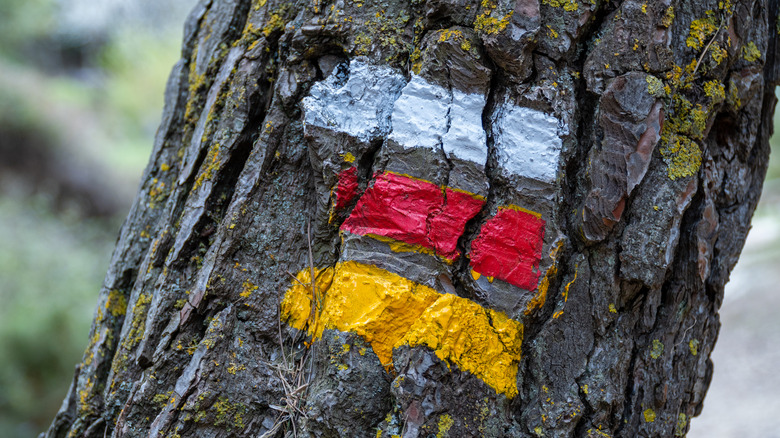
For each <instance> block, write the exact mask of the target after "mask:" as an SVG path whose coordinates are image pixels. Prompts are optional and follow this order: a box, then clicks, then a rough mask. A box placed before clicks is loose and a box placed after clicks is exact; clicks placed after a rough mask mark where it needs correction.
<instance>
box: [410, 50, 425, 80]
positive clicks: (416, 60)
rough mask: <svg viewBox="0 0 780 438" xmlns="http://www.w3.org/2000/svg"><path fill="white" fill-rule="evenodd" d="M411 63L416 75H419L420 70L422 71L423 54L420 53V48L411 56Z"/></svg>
mask: <svg viewBox="0 0 780 438" xmlns="http://www.w3.org/2000/svg"><path fill="white" fill-rule="evenodd" d="M409 63H410V64H412V71H413V72H414V74H417V75H419V74H420V70H422V52H420V49H419V48H417V49H414V50H413V51H412V54H411V55H409Z"/></svg>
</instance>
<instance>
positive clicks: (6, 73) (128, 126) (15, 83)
mask: <svg viewBox="0 0 780 438" xmlns="http://www.w3.org/2000/svg"><path fill="white" fill-rule="evenodd" d="M166 1H179V0H166ZM60 2H61V0H0V135H2V133H7V132H12V131H13V132H19V131H22V132H26V133H27V134H26V135H24V136H22V137H21V138H24V139H25V140H24V141H25V142H27V143H21V144H13V147H14V148H19V150H20V151H21V148H32V147H36V148H40V149H41V150H44V151H50V152H51V153H52V154H56V153H58V154H60V155H65V156H67V157H70V158H72V159H73V161H75V162H78V163H79V164H81V165H82V166H83V167H85V168H87V169H90V171H91V172H92V171H94V173H95V174H99V175H104V176H105V177H106V180H105V185H106V186H108V187H110V190H116V198H118V199H122V200H123V202H124V203H125V205H126V207H125V208H124V209H121V211H120V212H119V213H118V214H117V217H116V218H108V219H106V220H101V221H98V220H91V219H88V218H85V217H83V216H82V215H81V214H80V213H79V212H78V211H72V210H69V209H67V208H66V209H65V210H62V209H58V210H55V209H54V208H53V205H54V202H53V201H52V199H51V198H52V196H53V195H52V194H51V193H47V192H46V190H45V188H44V189H43V190H41V189H38V190H37V191H35V190H33V189H31V188H29V187H26V186H25V185H24V184H25V183H26V181H25V180H24V176H22V177H21V178H17V177H15V176H13V175H11V176H10V177H9V176H8V175H4V174H3V173H4V170H3V168H2V167H0V358H1V359H2V360H0V437H3V438H17V437H18V438H21V437H31V436H36V435H37V434H38V433H39V432H41V431H43V430H45V429H46V428H47V427H48V425H49V423H50V422H51V420H52V419H53V418H54V415H55V413H56V412H57V410H58V409H59V407H60V403H61V402H62V400H63V398H64V397H65V395H66V392H67V389H68V386H69V385H70V381H71V379H72V376H73V371H74V366H75V365H76V363H77V362H78V361H79V360H80V359H81V356H82V353H83V350H84V347H85V346H86V345H87V337H88V333H89V327H90V324H91V320H92V316H93V312H94V307H95V302H96V299H97V294H98V291H99V289H100V285H101V283H102V280H103V276H104V274H105V271H106V269H107V266H108V260H109V257H110V254H111V250H112V249H113V245H114V243H115V238H116V233H117V230H118V228H119V224H120V223H121V221H122V219H123V218H124V215H125V214H126V212H127V210H128V209H129V207H130V202H131V201H132V196H133V194H134V192H135V190H136V187H137V184H138V179H139V177H140V176H141V172H142V170H143V167H144V166H145V165H146V162H147V160H148V156H149V153H150V150H151V146H152V139H153V137H154V133H155V130H156V129H157V124H158V123H159V120H160V116H161V113H162V104H163V93H164V87H165V81H166V79H167V76H168V73H169V72H170V69H171V67H172V66H173V64H174V62H176V60H177V58H178V55H179V49H180V44H181V27H182V22H183V16H178V17H171V24H170V27H169V28H165V29H158V28H155V29H149V28H148V27H144V26H145V23H144V22H143V21H142V20H141V21H140V22H139V21H136V22H133V23H125V24H123V25H121V26H110V32H111V33H110V34H109V35H106V38H105V39H101V40H100V41H99V43H96V44H93V45H91V46H90V50H92V51H91V52H89V53H87V57H86V58H84V60H83V61H84V63H83V64H82V65H79V66H78V67H77V68H76V69H75V70H74V67H73V66H67V65H59V66H58V64H57V62H58V61H57V56H56V55H57V54H56V53H54V55H52V56H50V57H49V54H50V53H53V52H52V51H56V50H57V44H56V42H57V41H58V40H59V39H60V36H61V32H62V28H61V27H60V25H61V20H60V19H59V17H58V15H57V14H58V11H59V8H60V6H61V5H60ZM192 4H194V1H193V2H192ZM158 21H159V20H158ZM52 43H55V44H52ZM63 47H64V46H63ZM33 143H34V144H33ZM0 159H8V158H7V157H0ZM0 164H2V163H0Z"/></svg>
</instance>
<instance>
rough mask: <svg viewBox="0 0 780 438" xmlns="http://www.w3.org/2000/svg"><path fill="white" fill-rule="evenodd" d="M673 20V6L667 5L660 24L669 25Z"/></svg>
mask: <svg viewBox="0 0 780 438" xmlns="http://www.w3.org/2000/svg"><path fill="white" fill-rule="evenodd" d="M673 21H674V6H669V7H668V8H666V12H665V13H664V18H663V19H662V20H661V25H663V27H669V26H671V25H672V22H673Z"/></svg>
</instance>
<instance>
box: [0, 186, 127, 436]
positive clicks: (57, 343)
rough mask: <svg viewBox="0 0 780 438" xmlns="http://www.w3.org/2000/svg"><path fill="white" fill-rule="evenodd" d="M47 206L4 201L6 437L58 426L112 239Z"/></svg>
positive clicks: (2, 425) (1, 324)
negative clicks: (55, 419) (57, 417)
mask: <svg viewBox="0 0 780 438" xmlns="http://www.w3.org/2000/svg"><path fill="white" fill-rule="evenodd" d="M111 234H113V233H110V232H108V231H106V230H105V229H103V228H102V227H100V226H96V224H93V223H90V222H89V221H84V220H80V219H79V218H78V217H70V218H68V217H64V216H62V215H60V216H57V217H55V216H53V215H52V214H51V212H50V211H49V209H48V207H47V203H46V201H45V199H42V198H41V197H36V198H34V199H29V198H27V199H19V198H15V197H13V196H5V197H2V198H0V242H2V245H0V278H2V281H0V302H1V303H2V306H0V357H2V358H3V360H2V361H0V388H2V390H1V391H0V436H3V437H14V436H19V437H22V436H27V437H30V436H35V435H36V434H37V433H38V432H40V431H41V430H42V427H45V425H46V424H47V423H48V422H49V421H51V419H52V413H53V412H56V410H57V408H58V407H59V405H60V403H61V402H62V399H63V398H64V395H65V393H66V391H67V389H68V385H69V383H70V377H69V376H71V375H72V374H73V367H74V365H75V364H76V362H78V360H80V358H81V354H82V352H83V348H84V345H86V342H85V340H86V339H87V335H88V333H89V325H90V320H91V318H92V310H93V307H94V303H95V296H96V293H97V289H98V287H99V285H100V284H101V281H102V279H103V275H104V273H105V270H106V268H107V266H108V257H109V254H110V251H111V246H112V244H113V236H111Z"/></svg>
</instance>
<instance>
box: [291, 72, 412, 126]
mask: <svg viewBox="0 0 780 438" xmlns="http://www.w3.org/2000/svg"><path fill="white" fill-rule="evenodd" d="M348 74H349V77H347V78H346V80H345V78H344V74H343V73H339V72H338V69H336V70H334V72H333V73H332V74H331V75H330V76H329V77H328V78H327V79H325V80H324V81H321V82H318V83H316V84H314V85H313V86H312V88H311V90H310V92H309V96H307V97H305V98H304V99H303V111H304V119H303V120H304V130H305V129H306V126H307V125H314V126H319V127H322V128H327V129H331V130H334V131H337V132H344V133H347V134H349V135H351V136H353V137H357V138H358V139H360V140H362V141H366V142H367V141H371V140H373V139H376V138H379V137H384V136H385V135H387V133H388V132H389V131H390V115H391V113H392V110H393V102H395V100H396V99H397V98H398V95H399V94H400V92H401V88H402V87H403V86H404V84H405V83H406V79H405V78H404V77H403V75H401V74H400V73H398V72H397V71H395V70H393V69H392V68H389V67H384V66H377V65H371V64H367V63H365V62H363V61H361V60H352V61H351V62H350V64H349V73H348Z"/></svg>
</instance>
